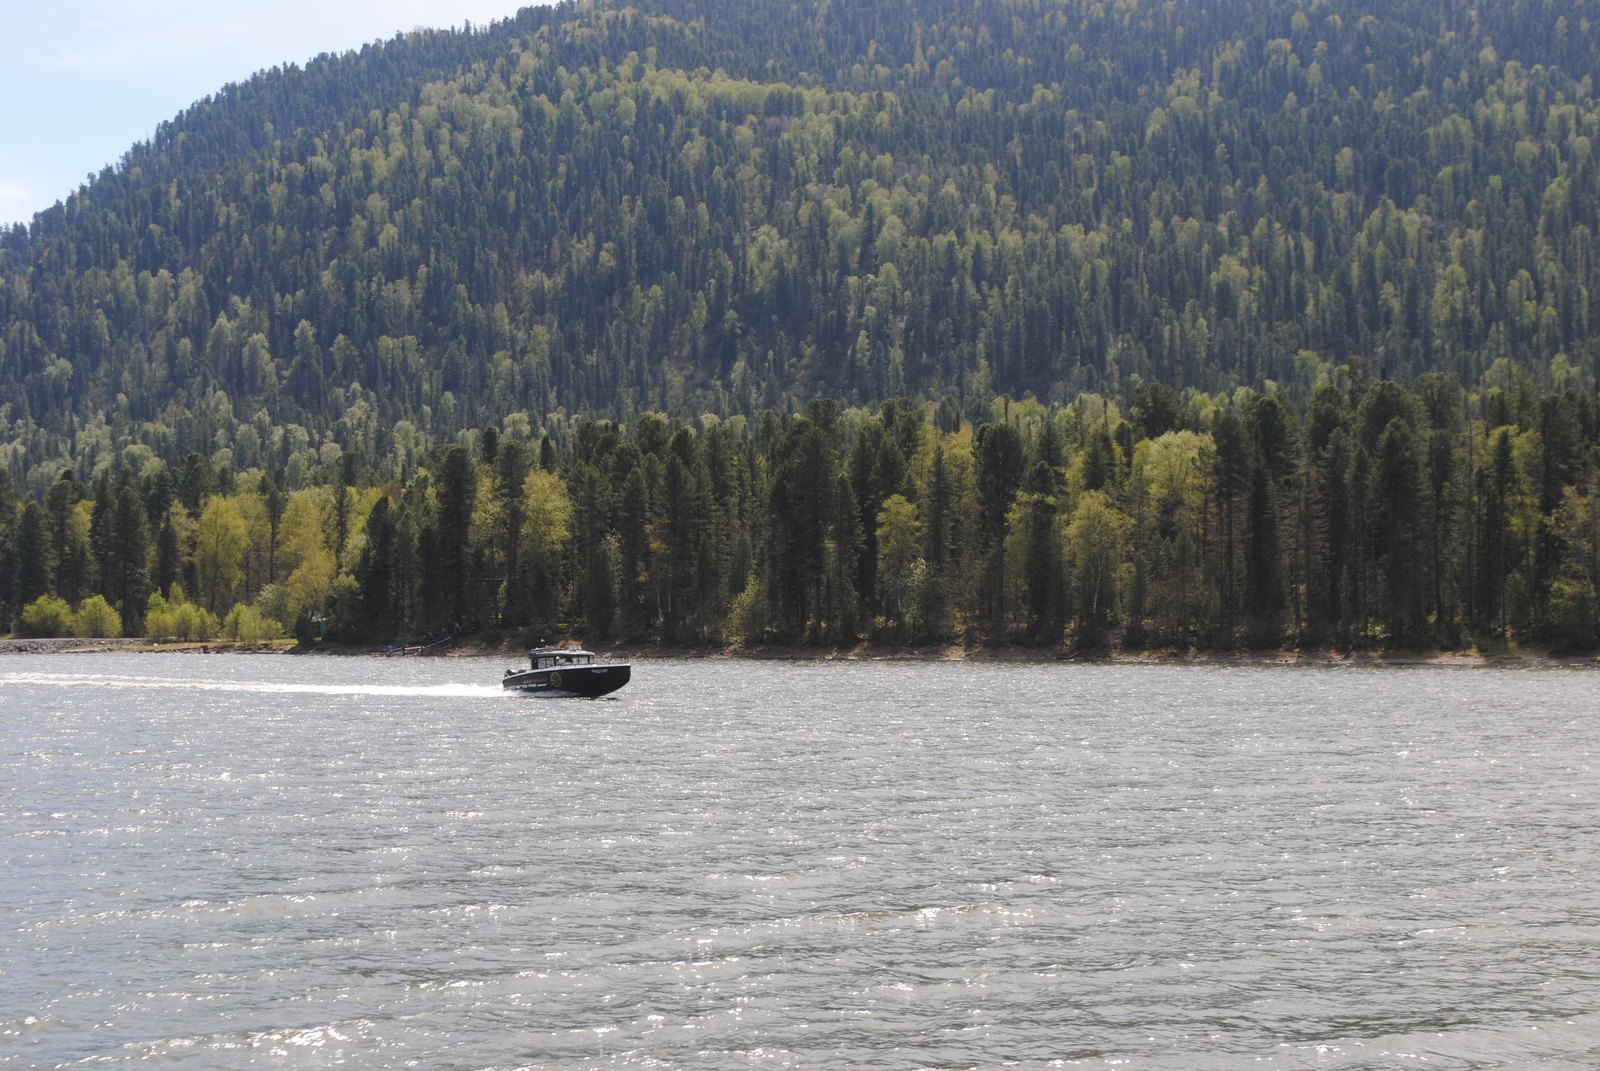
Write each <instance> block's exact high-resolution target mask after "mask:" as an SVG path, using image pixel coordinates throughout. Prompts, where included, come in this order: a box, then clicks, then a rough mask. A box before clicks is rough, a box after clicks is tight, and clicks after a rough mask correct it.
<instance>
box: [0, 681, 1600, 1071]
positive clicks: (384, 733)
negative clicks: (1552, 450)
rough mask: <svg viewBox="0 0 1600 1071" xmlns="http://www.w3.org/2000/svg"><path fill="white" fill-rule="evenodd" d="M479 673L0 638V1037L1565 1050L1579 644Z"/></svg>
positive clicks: (98, 1049)
mask: <svg viewBox="0 0 1600 1071" xmlns="http://www.w3.org/2000/svg"><path fill="white" fill-rule="evenodd" d="M505 664H509V661H507V662H506V663H505ZM501 668H502V663H501V662H500V661H495V660H443V659H440V660H384V659H300V658H285V657H281V656H263V657H247V656H238V657H227V658H207V657H202V656H181V655H151V656H142V655H73V656H43V657H38V656H10V657H8V658H7V659H6V660H5V661H4V663H0V711H3V712H4V713H3V717H0V836H3V838H4V839H3V845H4V848H3V852H4V856H3V871H0V883H3V884H0V889H3V890H4V896H3V897H0V1066H10V1067H32V1066H56V1065H61V1064H66V1063H72V1062H77V1061H93V1062H95V1063H96V1064H102V1063H113V1064H115V1063H118V1062H128V1063H132V1062H135V1061H139V1062H144V1063H148V1064H155V1065H189V1066H194V1067H204V1068H211V1067H225V1068H226V1067H243V1066H245V1065H252V1066H255V1065H265V1066H277V1065H281V1066H292V1067H308V1066H309V1067H319V1066H323V1065H329V1066H332V1065H334V1064H338V1063H343V1064H344V1065H346V1066H357V1067H407V1066H416V1067H470V1068H513V1067H563V1068H565V1067H593V1066H611V1065H618V1066H634V1065H644V1066H654V1067H696V1068H700V1067H711V1068H719V1067H728V1068H734V1067H746V1066H779V1067H815V1068H836V1067H851V1068H858V1067H868V1068H873V1067H882V1068H896V1069H898V1068H913V1067H989V1066H1000V1065H1005V1064H1013V1065H1016V1066H1024V1067H1045V1066H1094V1067H1100V1066H1112V1065H1115V1066H1119V1067H1130V1068H1172V1069H1188V1068H1240V1067H1245V1066H1250V1067H1261V1066H1268V1067H1336V1068H1368V1067H1370V1068H1390V1067H1396V1066H1428V1067H1521V1066H1528V1065H1530V1064H1538V1066H1540V1067H1542V1068H1565V1067H1574V1068H1576V1067H1589V1066H1592V1064H1593V1058H1594V1054H1595V1052H1596V1051H1597V1050H1600V999H1597V997H1596V994H1597V993H1600V977H1597V975H1600V955H1597V950H1596V947H1595V945H1596V943H1597V941H1596V938H1597V936H1600V929H1597V925H1596V924H1597V920H1600V892H1597V883H1596V882H1595V880H1594V874H1595V872H1596V864H1597V862H1600V858H1597V856H1600V852H1597V850H1596V843H1595V833H1596V827H1597V811H1600V780H1597V778H1596V777H1595V770H1594V756H1595V751H1596V745H1597V743H1600V729H1597V727H1596V719H1595V718H1594V713H1595V702H1594V696H1595V694H1596V690H1595V681H1596V680H1597V679H1600V678H1596V677H1595V676H1593V675H1591V674H1589V673H1587V672H1584V671H1529V670H1517V671H1506V670H1442V669H1429V670H1424V669H1418V670H1396V669H1356V668H1341V669H1310V668H1304V667H1300V668H1267V667H1202V666H1173V665H1168V666H980V665H960V664H923V665H903V664H870V663H867V664H838V663H833V664H799V665H781V664H764V663H747V662H698V663H644V664H642V665H638V666H636V669H635V676H634V683H633V684H632V685H630V686H629V687H628V688H627V689H625V690H623V691H622V692H620V693H618V694H617V696H616V701H614V702H584V701H562V700H539V699H530V698H527V697H523V696H505V695H503V694H502V690H501V689H500V688H499V686H498V678H499V675H500V670H501Z"/></svg>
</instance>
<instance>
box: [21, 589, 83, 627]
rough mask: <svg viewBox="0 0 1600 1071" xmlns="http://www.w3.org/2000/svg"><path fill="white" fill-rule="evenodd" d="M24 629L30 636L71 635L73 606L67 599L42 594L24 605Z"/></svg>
mask: <svg viewBox="0 0 1600 1071" xmlns="http://www.w3.org/2000/svg"><path fill="white" fill-rule="evenodd" d="M22 631H23V633H24V634H26V635H28V636H44V637H51V636H67V635H71V633H72V607H71V606H68V605H67V602H66V600H65V599H61V598H57V597H56V596H54V595H41V596H39V597H38V598H37V599H34V600H33V601H32V602H30V603H29V604H28V605H27V606H25V607H23V610H22Z"/></svg>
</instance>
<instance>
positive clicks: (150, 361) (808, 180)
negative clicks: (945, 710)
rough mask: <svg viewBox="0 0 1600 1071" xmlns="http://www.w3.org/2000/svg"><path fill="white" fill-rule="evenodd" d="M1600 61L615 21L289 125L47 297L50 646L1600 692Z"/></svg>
mask: <svg viewBox="0 0 1600 1071" xmlns="http://www.w3.org/2000/svg"><path fill="white" fill-rule="evenodd" d="M1594 15H1595V12H1594V11H1591V9H1590V5H1588V4H1587V3H1586V2H1585V0H1548V2H1544V0H1541V2H1520V0H1519V2H1507V3H1493V4H1474V3H1468V2H1466V0H1400V2H1394V3H1385V4H1381V5H1380V4H1376V3H1370V2H1368V3H1359V2H1347V0H1312V2H1309V3H1305V2H1299V0H1295V2H1289V0H1284V2H1264V3H1244V2H1227V0H1206V2H1195V3H1178V2H1165V3H1151V2H1147V0H1116V2H1114V3H1109V4H1108V3H1103V2H1093V3H1091V2H1087V0H1027V2H1024V0H981V2H968V0H918V2H917V3H914V4H913V3H908V2H897V0H884V2H868V0H831V2H830V0H823V2H820V3H810V2H802V3H784V2H775V0H659V2H649V3H639V4H628V5H624V4H622V3H610V2H600V3H586V4H581V5H571V4H567V5H561V6H558V7H555V8H533V9H528V10H525V11H524V12H522V13H521V14H519V15H518V16H517V17H516V18H515V19H512V20H510V21H508V22H505V23H500V24H496V25H495V26H493V27H490V28H488V29H486V30H478V31H471V32H460V33H448V32H447V33H433V32H418V33H414V34H410V35H406V36H403V37H400V38H397V39H395V40H393V41H390V42H387V43H384V44H382V45H374V46H371V47H369V48H366V49H364V50H362V51H361V52H360V53H353V54H349V55H345V56H339V57H323V58H322V59H319V60H317V61H315V62H313V63H311V64H309V65H308V66H307V67H306V68H305V69H296V68H289V69H284V70H276V71H272V72H267V73H264V74H261V75H259V76H257V77H256V78H254V79H251V80H249V81H248V82H245V83H241V84H239V85H235V86H230V87H227V88H226V89H225V90H224V91H222V92H221V93H219V94H218V95H217V96H216V97H214V98H212V99H209V100H207V101H204V102H201V103H199V104H197V105H195V106H194V107H193V108H191V109H190V110H189V111H188V112H186V113H185V114H183V115H181V116H179V117H178V118H177V119H175V120H173V121H172V122H171V123H168V124H165V125H164V126H162V127H161V128H160V130H159V131H158V133H157V135H156V137H155V138H154V139H153V140H152V142H151V143H149V144H146V145H139V146H135V147H134V148H133V149H132V150H131V151H130V153H129V154H128V156H127V157H126V158H125V159H124V160H123V161H122V162H121V163H120V164H119V165H118V166H117V167H116V168H109V169H107V170H106V171H104V172H102V173H101V174H100V175H99V176H98V177H97V178H95V179H94V180H93V181H91V182H90V183H89V184H87V185H86V186H85V187H84V188H83V189H81V190H79V191H78V192H77V193H75V194H74V195H72V196H71V197H69V198H68V199H67V200H66V201H65V202H64V203H63V204H61V205H59V206H57V207H56V208H54V209H52V210H50V211H47V212H45V213H42V214H41V215H39V216H38V217H36V218H35V219H34V221H33V222H32V224H31V225H30V226H29V227H26V228H22V227H19V228H17V229H16V230H14V231H13V232H12V233H10V234H9V235H6V236H5V237H4V240H3V243H0V465H3V466H4V468H5V470H6V471H7V473H8V474H9V488H10V489H9V490H8V491H7V492H6V495H7V496H8V497H7V498H6V501H5V502H4V503H0V505H3V506H4V507H5V508H4V509H0V525H3V526H5V534H4V536H3V538H0V553H3V554H4V555H5V556H6V557H5V562H4V564H5V570H6V576H7V578H8V583H7V585H6V590H5V591H3V592H0V598H3V599H4V600H5V605H4V607H0V609H3V610H4V613H5V614H6V616H8V617H15V616H16V615H18V614H20V611H21V608H22V607H23V606H25V605H28V604H32V603H36V602H37V601H38V600H39V599H40V598H41V597H44V598H46V599H47V600H49V599H52V598H54V597H56V596H59V597H60V598H61V599H62V600H63V603H64V604H66V605H67V607H68V611H71V609H72V608H73V607H77V608H78V610H77V612H78V614H79V616H80V618H81V617H82V615H83V613H84V611H83V610H82V604H83V601H84V600H86V599H89V598H90V596H92V595H94V594H101V595H104V596H105V603H104V608H105V610H106V611H107V612H109V611H111V610H115V611H116V612H117V613H118V614H119V615H120V620H121V625H120V626H119V627H126V628H130V629H138V628H145V627H146V625H145V624H144V622H145V620H146V618H147V617H153V618H154V620H156V621H157V622H158V623H165V622H166V620H167V619H166V618H163V617H161V616H160V615H161V614H169V615H177V614H178V612H179V609H180V608H181V607H182V606H188V607H190V609H189V610H188V611H186V612H187V613H188V615H189V617H188V619H187V620H189V621H190V622H191V623H194V622H200V624H196V625H195V626H194V627H197V628H198V627H202V626H203V619H202V616H201V615H200V610H202V609H203V610H204V611H205V612H206V614H208V615H210V616H212V617H218V618H221V617H226V616H227V615H228V614H229V613H230V611H233V612H234V616H235V618H236V619H238V618H239V617H240V615H244V616H245V617H249V618H250V620H251V621H253V622H254V624H251V625H250V626H249V628H250V629H252V630H253V629H256V628H258V627H259V628H261V629H266V630H267V631H271V629H272V628H273V627H277V626H281V627H288V628H293V627H295V624H296V622H300V623H301V626H302V627H309V626H308V623H309V622H312V621H320V622H322V623H324V624H326V623H328V622H332V623H333V627H334V629H335V631H336V632H340V633H342V634H345V635H348V636H352V637H354V636H361V637H364V638H371V637H374V636H377V635H380V634H385V635H386V634H388V633H400V632H407V631H417V632H426V631H430V630H431V631H435V632H438V631H442V630H446V629H450V628H455V627H461V628H468V627H479V628H481V627H490V626H493V627H514V628H525V627H526V628H556V627H558V626H559V627H563V628H576V629H580V630H585V631H588V632H591V633H595V634H602V635H606V634H615V635H625V636H637V635H642V634H645V633H650V634H664V635H666V636H668V637H670V638H674V639H691V638H692V639H721V638H727V637H730V636H742V637H747V638H748V637H756V636H787V637H800V636H807V637H810V638H812V639H821V640H826V641H827V642H850V641H852V640H853V638H854V637H856V636H860V635H868V634H875V635H880V636H884V637H897V638H902V639H907V638H912V637H922V638H935V637H938V638H944V637H952V636H959V637H962V638H967V639H972V638H982V637H984V636H988V637H997V636H1004V637H1007V638H1013V639H1024V640H1027V641H1029V642H1049V643H1055V642H1058V641H1059V640H1061V639H1062V638H1063V637H1070V638H1071V639H1072V641H1073V642H1078V643H1098V642H1101V640H1102V639H1104V638H1105V637H1106V636H1107V635H1109V634H1110V633H1112V632H1117V633H1118V634H1120V635H1121V636H1122V637H1123V639H1124V640H1128V641H1130V642H1152V643H1154V642H1162V643H1168V642H1170V643H1184V642H1191V643H1192V642H1198V643H1207V644H1211V643H1233V642H1241V641H1242V640H1250V641H1252V642H1254V641H1257V640H1259V641H1261V642H1276V641H1277V640H1278V639H1284V638H1288V639H1301V640H1313V641H1315V640H1327V641H1329V642H1332V641H1333V640H1334V639H1339V640H1341V641H1349V642H1356V641H1357V640H1373V641H1375V642H1381V643H1398V642H1407V643H1413V642H1414V643H1435V642H1439V643H1445V642H1449V643H1454V642H1459V641H1461V640H1462V639H1463V638H1465V637H1468V636H1471V635H1484V634H1490V633H1492V634H1496V635H1504V634H1507V633H1510V634H1512V635H1514V636H1516V635H1523V636H1528V637H1538V638H1541V639H1542V640H1544V641H1546V642H1551V643H1568V644H1579V643H1592V642H1593V640H1594V632H1595V612H1596V603H1595V600H1594V590H1593V584H1594V582H1595V580H1596V579H1597V577H1596V574H1595V572H1594V570H1595V566H1596V562H1595V560H1594V557H1593V542H1594V539H1593V535H1592V532H1591V529H1592V527H1593V524H1594V515H1593V514H1594V488H1593V473H1594V460H1595V458H1594V446H1595V440H1596V407H1595V398H1596V395H1595V377H1594V375H1593V372H1594V364H1595V360H1596V354H1597V351H1596V347H1595V345H1594V342H1593V340H1592V334H1593V330H1592V328H1591V311H1592V310H1591V301H1592V300H1597V299H1592V298H1591V291H1592V290H1593V289H1594V287H1595V286H1596V280H1595V278H1594V273H1595V272H1596V265H1595V263H1594V233H1595V230H1596V227H1597V226H1600V224H1597V220H1596V218H1595V217H1596V215H1597V211H1600V186H1597V182H1596V168H1595V161H1594V160H1593V159H1592V154H1593V151H1594V145H1593V143H1592V139H1595V138H1600V105H1597V103H1596V101H1595V99H1594V96H1593V76H1594V74H1595V68H1596V66H1597V64H1596V56H1597V53H1596V48H1595V45H1596V40H1597V37H1600V26H1596V25H1594V24H1593V23H1592V22H1591V16H1594ZM1593 312H1594V313H1595V314H1596V316H1597V317H1600V308H1597V309H1594V310H1593ZM818 397H823V398H826V399H828V401H825V402H822V403H818V404H812V403H813V400H814V399H816V398H818ZM885 403H887V405H888V408H887V410H884V411H882V412H880V409H879V407H880V406H882V405H884V404H885ZM802 414H804V415H802ZM874 429H876V430H874ZM886 444H890V445H892V447H893V449H889V445H886ZM896 458H897V459H898V460H896ZM936 461H937V465H936V464H935V462H936ZM541 474H542V475H541ZM940 474H942V475H940ZM962 480H967V481H969V482H968V483H966V484H963V483H962V482H961V481H962ZM1163 481H1165V482H1163ZM1174 481H1176V482H1174ZM1175 487H1176V488H1178V489H1177V490H1174V488H1175ZM1152 488H1165V490H1160V491H1159V492H1158V491H1155V490H1151V489H1152ZM529 495H532V496H533V498H532V499H531V500H530V499H529V498H528V497H527V496H529ZM1151 496H1154V497H1151ZM1163 496H1165V497H1163ZM530 503H531V504H530ZM208 518H209V520H208ZM552 518H553V519H552ZM562 518H565V519H564V520H563V519H562ZM235 522H237V523H235ZM208 525H211V526H212V527H210V528H208ZM215 525H221V526H222V527H221V528H217V527H215ZM284 525H287V526H288V528H287V531H289V532H291V533H298V534H295V535H294V537H293V539H288V537H286V536H285V535H284V531H285V529H284V527H283V526H284ZM1585 525H1588V526H1589V527H1585ZM208 532H210V533H211V535H210V536H208V535H207V533H208ZM1585 532H1590V533H1591V534H1590V535H1585V534H1584V533H1585ZM229 533H232V534H229ZM235 536H237V538H235ZM212 537H215V539H222V540H223V542H222V543H220V544H217V543H215V542H213V543H208V542H207V539H208V538H212ZM286 539H288V542H285V540H286ZM1585 540H1588V542H1585ZM1102 545H1103V546H1104V547H1105V548H1108V549H1106V550H1105V552H1104V554H1103V555H1102V554H1101V553H1100V552H1099V551H1094V552H1093V553H1091V552H1090V551H1088V550H1085V549H1084V548H1086V547H1098V546H1102ZM207 547H209V548H210V549H209V550H207V549H206V548H207ZM1030 547H1031V548H1032V549H1031V550H1030V549H1028V548H1030ZM219 548H220V549H219ZM407 548H409V549H407ZM1008 548H1010V549H1008ZM1052 548H1053V549H1052ZM1584 548H1588V549H1584ZM280 554H281V555H282V558H281V560H280ZM207 555H210V556H209V557H207ZM408 555H409V557H408ZM886 555H887V556H886ZM1084 555H1088V557H1087V558H1085V557H1084ZM1585 555H1587V557H1586V556H1585ZM1085 561H1090V562H1092V563H1094V564H1092V565H1085V564H1084V562H1085ZM208 562H209V564H207V563H208ZM408 562H409V563H410V564H405V563H408ZM426 563H444V564H441V565H438V567H437V568H435V567H433V566H432V565H431V564H426ZM1019 563H1020V564H1019ZM308 569H309V570H310V571H309V572H308V571H307V570H308ZM1085 569H1087V570H1088V572H1085V571H1084V570H1085ZM296 576H299V577H300V580H299V581H298V586H296V584H297V582H296V581H295V579H294V578H295V577H296ZM174 583H177V584H178V585H179V587H180V588H181V589H182V591H183V592H184V593H185V594H183V595H181V596H180V595H178V594H177V593H176V592H175V590H174V589H173V587H172V585H173V584H174ZM152 592H154V593H155V595H156V599H157V602H158V603H160V605H157V604H156V603H152V602H150V596H151V594H152ZM202 592H204V593H205V595H204V598H202V597H201V593H202ZM295 592H298V594H296V593H295ZM1084 599H1088V600H1089V601H1088V603H1084V602H1083V601H1082V600H1084ZM50 606H51V607H52V610H51V612H52V613H53V614H54V615H55V617H54V618H53V619H52V620H54V621H55V624H54V625H51V626H49V627H52V628H54V627H66V623H67V622H68V618H69V617H70V613H69V612H68V611H62V610H61V608H60V606H58V605H56V604H55V603H53V602H52V603H50ZM236 606H237V607H238V609H237V610H236V611H234V608H235V607H236ZM1086 607H1087V609H1086ZM64 613H65V614H66V616H63V614H64ZM252 615H253V616H252ZM1085 615H1087V616H1085ZM91 616H97V617H99V618H101V619H104V615H103V614H101V612H100V608H99V605H98V604H97V605H96V607H95V608H94V610H93V614H91ZM173 620H176V617H175V616H174V618H173ZM236 625H237V621H236ZM30 627H31V626H30ZM41 627H43V626H41ZM79 627H81V628H90V629H92V628H95V627H104V626H93V625H87V624H84V623H83V621H82V620H80V621H79ZM184 627H185V629H187V628H188V627H189V626H187V625H186V626H184ZM204 627H211V626H204ZM147 631H148V629H147ZM158 631H159V630H158ZM234 631H235V632H237V631H239V628H238V627H235V628H234Z"/></svg>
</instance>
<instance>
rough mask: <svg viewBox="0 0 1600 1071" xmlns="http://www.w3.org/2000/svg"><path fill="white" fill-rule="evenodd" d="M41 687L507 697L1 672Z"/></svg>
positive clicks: (7, 680) (494, 691)
mask: <svg viewBox="0 0 1600 1071" xmlns="http://www.w3.org/2000/svg"><path fill="white" fill-rule="evenodd" d="M5 685H22V686H27V687H33V688H38V687H44V688H148V689H158V690H171V689H182V690H185V691H196V692H253V693H257V694H262V693H304V694H310V695H389V696H476V697H480V698H488V697H490V696H506V695H508V694H509V693H508V692H507V691H506V690H505V689H504V688H496V687H494V686H492V685H487V684H427V685H403V684H280V683H276V682H273V681H197V680H182V679H178V678H171V677H123V676H113V675H109V674H100V673H3V674H0V686H5Z"/></svg>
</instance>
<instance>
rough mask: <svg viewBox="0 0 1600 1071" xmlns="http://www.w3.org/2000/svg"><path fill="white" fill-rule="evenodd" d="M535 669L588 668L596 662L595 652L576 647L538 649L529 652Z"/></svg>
mask: <svg viewBox="0 0 1600 1071" xmlns="http://www.w3.org/2000/svg"><path fill="white" fill-rule="evenodd" d="M528 658H529V659H530V660H531V661H532V663H533V668H534V669H559V668H561V667H562V666H587V665H591V664H592V663H593V662H594V652H593V651H584V650H580V649H578V648H576V647H557V648H550V647H536V648H534V649H533V650H531V651H529V652H528Z"/></svg>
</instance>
